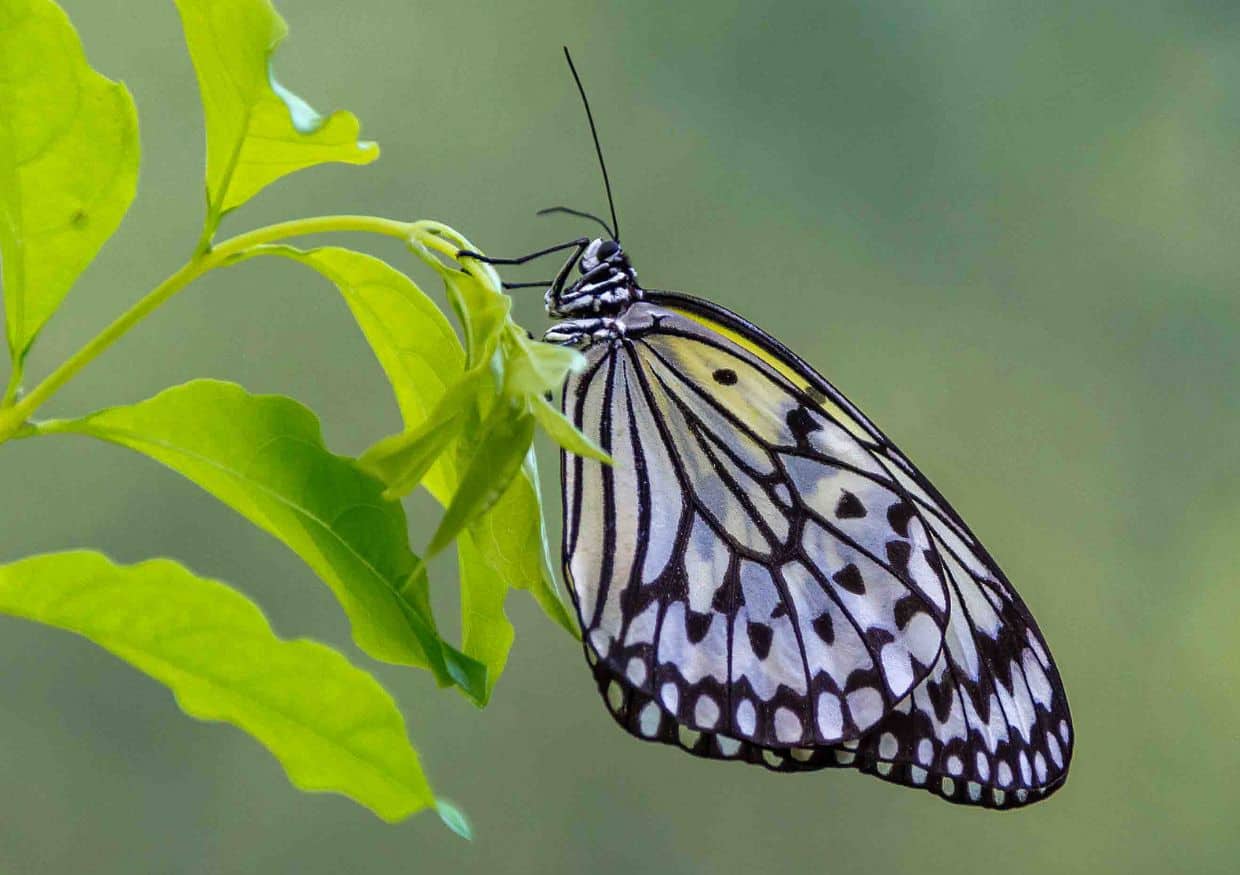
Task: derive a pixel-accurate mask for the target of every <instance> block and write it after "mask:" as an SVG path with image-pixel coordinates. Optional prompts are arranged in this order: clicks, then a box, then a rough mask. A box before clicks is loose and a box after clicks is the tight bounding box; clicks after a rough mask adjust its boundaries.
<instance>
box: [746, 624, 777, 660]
mask: <svg viewBox="0 0 1240 875" xmlns="http://www.w3.org/2000/svg"><path fill="white" fill-rule="evenodd" d="M748 632H749V645H750V646H751V647H752V648H753V652H754V655H755V656H757V657H758V659H766V657H767V654H769V653H770V652H771V640H772V639H773V638H774V633H773V632H772V631H771V627H770V626H767V625H766V624H765V623H750V624H749V626H748Z"/></svg>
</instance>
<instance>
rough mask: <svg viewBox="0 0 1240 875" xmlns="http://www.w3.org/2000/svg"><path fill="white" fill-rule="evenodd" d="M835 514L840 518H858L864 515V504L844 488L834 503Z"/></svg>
mask: <svg viewBox="0 0 1240 875" xmlns="http://www.w3.org/2000/svg"><path fill="white" fill-rule="evenodd" d="M835 515H836V517H837V518H839V519H842V520H855V519H860V518H861V517H863V516H865V505H864V504H862V503H861V499H860V498H858V497H857V496H855V495H853V494H852V493H851V492H849V491H848V490H847V489H845V490H844V491H843V493H842V494H841V495H840V500H839V502H838V503H837V504H836V505H835Z"/></svg>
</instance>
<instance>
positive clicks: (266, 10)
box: [176, 0, 379, 232]
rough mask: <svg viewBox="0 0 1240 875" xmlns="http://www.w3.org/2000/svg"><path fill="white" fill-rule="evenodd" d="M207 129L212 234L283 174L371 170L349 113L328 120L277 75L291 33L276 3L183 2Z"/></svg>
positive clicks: (375, 151) (370, 147) (369, 147)
mask: <svg viewBox="0 0 1240 875" xmlns="http://www.w3.org/2000/svg"><path fill="white" fill-rule="evenodd" d="M176 4H177V8H178V9H179V10H180V12H181V23H182V25H183V27H184V29H185V42H186V44H187V45H188V46H189V53H190V57H191V58H192V59H193V62H194V70H195V72H196V73H197V74H198V88H199V91H200V92H201V94H202V106H203V112H204V114H205V116H206V130H207V230H208V232H211V231H214V228H215V224H216V222H217V221H218V219H219V217H220V216H221V215H223V214H224V213H226V212H228V211H229V210H231V209H233V208H234V207H237V206H239V205H241V204H243V203H245V202H246V201H248V200H249V199H250V198H251V197H253V196H254V195H255V194H257V193H258V192H259V191H260V190H261V189H263V188H264V187H265V186H267V185H269V184H270V183H272V182H274V181H275V180H277V179H279V178H280V177H282V176H286V175H287V174H289V173H293V172H294V171H297V170H301V169H303V168H305V167H313V166H314V165H316V164H324V163H327V162H330V161H337V162H344V163H346V164H367V163H369V162H371V161H373V160H375V158H377V157H379V147H378V146H377V145H375V144H374V143H368V142H359V141H358V139H357V137H358V129H359V125H358V121H357V118H356V117H355V116H354V115H353V114H352V113H348V112H343V111H342V112H334V113H332V114H331V115H329V116H327V117H323V116H320V115H319V114H318V113H316V112H315V111H314V110H313V109H311V108H310V106H309V105H308V104H307V103H306V102H305V101H304V100H302V99H301V98H300V97H297V96H296V95H295V94H293V93H291V92H290V91H288V90H287V89H285V88H284V87H283V86H281V85H280V84H279V83H278V82H276V80H275V78H274V76H272V74H271V56H272V54H273V53H274V52H275V50H276V47H277V46H278V45H279V44H280V42H281V41H282V40H283V39H284V37H285V35H286V34H287V33H288V27H287V26H286V25H285V23H284V20H283V19H281V18H280V16H279V15H278V14H277V13H276V11H275V8H274V7H273V6H272V5H271V3H270V0H176Z"/></svg>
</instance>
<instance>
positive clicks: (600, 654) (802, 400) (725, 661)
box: [461, 49, 1074, 809]
mask: <svg viewBox="0 0 1240 875" xmlns="http://www.w3.org/2000/svg"><path fill="white" fill-rule="evenodd" d="M565 54H566V56H567V54H568V53H567V49H566V50H565ZM568 62H569V66H570V69H571V70H572V73H573V77H574V79H575V81H576V82H577V87H578V89H579V91H580V92H581V97H582V100H583V101H586V98H585V91H584V88H583V87H582V85H581V80H580V78H579V77H578V76H577V72H576V69H575V68H574V67H573V64H572V58H571V57H569V58H568ZM586 112H587V116H588V118H589V121H590V129H591V133H592V134H593V136H594V141H595V148H596V150H597V152H598V157H599V161H600V164H601V165H602V169H603V178H604V183H605V185H606V188H607V196H608V202H609V204H612V198H611V184H610V180H609V179H608V178H607V171H606V165H605V164H602V150H601V147H600V146H599V143H598V135H597V131H596V129H595V126H594V120H593V117H592V115H590V109H589V103H588V101H586ZM543 212H544V213H550V212H561V213H570V214H572V215H575V216H581V217H585V218H589V219H592V220H593V221H595V222H598V223H599V224H600V225H602V226H603V228H605V229H606V231H607V232H608V233H607V236H606V237H582V238H579V239H577V240H574V241H571V242H570V243H567V244H562V245H560V246H555V247H550V248H549V249H546V250H542V251H540V252H536V253H533V254H532V255H529V256H525V257H524V258H520V259H484V260H486V261H488V262H490V263H495V264H521V263H524V262H526V261H529V260H531V259H533V258H538V257H541V256H544V255H547V254H549V253H552V252H557V251H564V250H569V252H570V254H569V257H568V260H567V261H566V262H565V264H564V266H563V267H562V268H561V269H560V271H559V273H558V275H557V276H556V277H555V279H554V280H552V281H551V282H550V283H549V284H548V283H516V284H510V285H509V287H510V288H517V287H521V286H541V287H547V288H548V290H547V292H546V306H547V311H548V313H549V314H550V315H551V316H552V317H555V318H558V319H560V320H562V321H560V322H558V323H557V324H556V325H554V326H552V328H551V329H550V330H549V331H548V332H547V333H546V335H545V337H544V339H545V340H547V341H550V342H553V343H559V344H565V345H571V346H574V347H577V348H578V349H580V350H581V351H582V353H583V355H584V358H585V367H584V368H583V369H582V370H581V371H580V372H578V373H575V374H572V375H570V376H569V378H568V380H567V382H566V384H565V386H564V391H563V398H562V409H563V411H564V413H565V414H566V415H567V416H568V417H569V418H570V419H571V420H572V422H573V423H574V424H575V425H576V426H577V428H578V429H579V430H580V431H581V432H583V433H584V434H585V435H586V436H587V437H589V438H590V439H592V440H593V441H595V442H596V443H597V444H598V445H599V446H600V447H602V448H603V449H604V450H606V451H607V453H608V454H610V456H611V458H612V461H613V464H612V465H610V466H609V465H605V464H602V463H600V462H598V461H595V460H592V459H586V458H582V457H579V456H575V455H572V454H569V453H567V452H562V455H561V468H562V486H563V503H564V534H563V559H564V575H565V578H566V582H567V584H568V588H569V591H570V593H571V596H572V600H573V603H574V606H575V608H576V613H577V617H578V620H579V622H580V625H581V631H582V640H583V646H584V649H585V655H586V659H587V661H588V663H589V665H590V666H591V669H592V671H593V673H594V679H595V682H596V684H597V686H598V690H599V692H600V693H601V695H602V697H603V699H604V700H605V702H606V705H607V708H608V709H609V711H610V712H611V714H612V716H613V717H614V718H615V720H616V721H617V722H618V723H619V724H620V725H621V726H622V727H624V729H626V730H627V731H628V732H629V733H631V734H633V735H635V736H637V737H638V738H641V739H644V740H648V741H656V742H662V743H664V744H669V745H675V746H676V747H679V748H681V749H683V750H685V751H687V752H688V753H691V754H694V755H696V756H699V757H707V758H711V759H721V760H736V761H743V762H748V763H754V764H757V765H761V766H765V767H766V768H768V769H771V770H774V771H777V772H799V771H807V770H814V769H823V768H841V767H847V768H854V769H859V770H861V771H862V772H865V773H868V774H872V775H875V776H877V777H879V778H882V779H884V780H886V781H890V782H894V783H897V784H903V785H906V786H909V787H920V788H923V789H926V790H929V791H930V792H932V793H934V794H937V795H939V796H941V797H942V798H944V799H947V800H949V801H951V802H957V803H964V804H971V805H978V806H984V807H988V808H1000V809H1003V808H1013V807H1018V806H1022V805H1026V804H1029V803H1031V802H1034V801H1038V800H1040V799H1043V798H1045V797H1046V796H1048V795H1049V794H1051V793H1053V792H1054V791H1055V790H1057V789H1058V788H1059V787H1060V786H1062V785H1063V783H1064V780H1065V778H1066V776H1067V772H1068V765H1069V762H1070V760H1071V757H1072V745H1073V740H1074V738H1073V729H1072V719H1071V716H1070V713H1069V710H1068V701H1067V697H1066V695H1065V692H1064V687H1063V683H1062V681H1061V679H1060V676H1059V672H1058V670H1057V668H1056V666H1055V663H1054V661H1053V660H1052V658H1051V654H1050V650H1049V649H1048V647H1047V644H1046V641H1045V639H1044V638H1043V636H1042V634H1041V632H1040V631H1039V629H1038V626H1037V623H1036V622H1035V621H1034V619H1033V616H1032V615H1031V614H1030V612H1029V610H1028V608H1027V607H1026V606H1025V603H1024V602H1023V601H1022V600H1021V598H1020V596H1019V595H1018V594H1017V593H1016V590H1015V589H1014V588H1013V587H1012V585H1011V584H1010V583H1009V582H1008V579H1007V577H1006V576H1005V575H1004V574H1003V572H1002V571H1001V570H1000V569H999V566H998V565H997V564H996V562H995V561H994V559H993V558H992V557H991V555H990V554H989V553H988V552H987V550H986V548H985V547H984V546H983V545H982V544H981V543H980V542H979V541H978V540H977V538H976V537H975V536H974V535H973V533H972V531H971V530H970V529H969V527H968V526H967V525H966V524H965V522H964V521H963V520H962V519H961V517H960V515H959V514H957V513H956V511H955V510H954V509H953V508H952V506H951V505H950V504H949V503H948V502H947V500H946V499H945V498H944V497H943V496H942V494H941V493H939V491H938V490H937V489H935V487H934V486H933V485H931V483H930V482H929V481H928V480H927V479H926V477H925V476H924V475H923V474H922V473H921V472H920V471H919V470H918V469H917V467H916V466H914V465H913V463H912V462H911V461H910V460H909V459H908V458H907V457H906V456H905V455H904V454H903V453H902V452H901V451H900V450H899V449H898V448H897V447H896V445H895V444H894V443H893V442H892V441H891V440H890V439H889V438H888V437H887V436H886V435H885V434H884V433H883V432H882V431H880V430H879V428H878V427H877V426H876V425H874V423H873V422H871V421H870V419H869V418H868V417H866V416H865V414H863V413H862V412H861V410H860V409H858V408H857V406H856V405H854V404H853V403H852V402H851V401H850V400H849V399H848V398H847V397H846V396H845V395H844V394H843V393H842V392H840V391H839V390H838V389H837V388H836V387H835V386H834V385H832V383H830V382H829V381H828V380H827V379H826V378H825V377H823V376H822V375H821V374H819V373H818V372H817V371H816V370H815V369H814V368H813V367H811V366H810V365H809V364H807V363H806V362H805V361H804V360H803V359H801V358H800V357H798V356H797V355H796V354H795V353H793V352H792V351H791V350H789V349H788V348H787V347H785V346H784V345H783V344H781V343H780V342H779V341H778V340H776V339H775V338H774V337H772V336H771V335H769V334H768V333H766V332H765V331H763V330H762V329H761V328H758V327H757V326H756V325H754V324H753V323H751V322H749V321H748V320H746V319H744V318H742V317H741V316H739V315H737V314H736V313H733V312H731V311H730V310H728V309H726V308H724V307H721V306H719V305H718V304H714V303H711V302H710V301H707V300H703V299H701V298H696V297H691V296H689V295H685V294H681V293H678V292H669V291H656V290H652V289H646V288H643V287H642V286H641V285H639V284H638V282H637V275H636V272H635V271H634V269H633V267H632V264H631V262H630V260H629V258H628V255H627V254H626V252H625V251H624V249H623V248H622V247H621V245H620V242H619V233H618V230H619V229H618V224H617V222H616V215H615V208H614V204H613V205H612V207H611V220H612V221H611V224H610V225H609V224H608V223H607V222H605V221H604V220H602V219H600V218H598V217H597V216H594V215H591V214H589V213H585V212H582V211H578V210H572V209H569V208H567V207H553V208H551V209H549V210H544V211H543ZM461 255H462V256H470V257H476V258H483V257H482V256H479V255H477V254H476V253H464V252H463V253H461ZM574 266H576V267H577V269H578V272H579V274H580V276H579V277H578V278H577V279H575V280H573V281H571V282H570V276H571V270H572V268H573V267H574Z"/></svg>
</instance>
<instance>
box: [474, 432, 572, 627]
mask: <svg viewBox="0 0 1240 875" xmlns="http://www.w3.org/2000/svg"><path fill="white" fill-rule="evenodd" d="M542 507H543V505H542V496H541V495H540V493H539V489H538V467H537V463H536V461H535V459H534V451H533V448H531V449H530V452H529V453H528V454H527V455H526V458H525V461H524V462H523V463H522V465H521V475H520V476H519V477H516V478H515V479H514V480H513V481H512V483H510V484H509V486H508V489H507V490H506V491H505V492H504V494H503V495H501V496H500V497H499V501H497V502H496V503H495V506H494V507H492V508H491V509H490V510H489V511H487V512H486V513H485V514H483V515H482V516H481V517H480V518H479V519H478V520H477V521H475V522H474V523H473V525H471V526H470V527H469V532H470V535H471V536H472V537H473V539H474V543H475V544H477V545H478V549H479V551H480V552H481V553H482V554H483V555H484V556H486V558H487V561H488V562H489V563H490V565H491V567H492V568H494V569H495V570H496V572H498V573H499V574H500V575H502V576H503V578H504V580H506V581H507V582H508V585H509V586H511V587H514V588H516V589H521V590H525V591H527V592H528V593H529V594H530V595H531V596H532V597H533V598H534V601H536V602H537V603H538V606H539V607H540V608H542V610H543V613H544V614H546V615H547V616H548V617H549V618H551V620H553V621H554V622H555V623H556V625H558V626H560V627H561V628H562V629H564V631H566V632H567V633H568V634H569V635H572V636H573V637H574V638H576V637H578V636H579V635H580V633H579V632H578V631H577V622H576V620H574V619H573V616H572V613H571V612H570V611H569V609H568V607H567V606H566V605H565V603H564V600H563V599H562V598H561V597H560V595H559V593H558V592H557V590H556V585H555V577H554V575H553V574H552V571H551V545H550V544H549V543H548V541H547V529H546V527H545V526H544V525H543V517H542Z"/></svg>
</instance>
